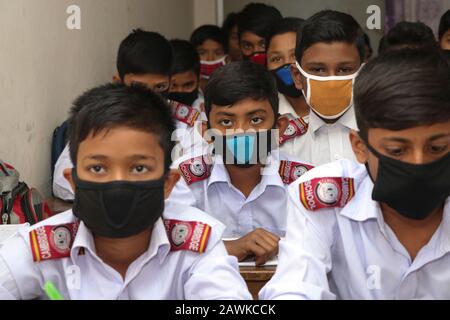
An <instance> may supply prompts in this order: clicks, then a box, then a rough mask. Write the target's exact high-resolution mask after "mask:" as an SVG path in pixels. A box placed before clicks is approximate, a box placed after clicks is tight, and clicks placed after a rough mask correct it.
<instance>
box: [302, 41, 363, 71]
mask: <svg viewBox="0 0 450 320" xmlns="http://www.w3.org/2000/svg"><path fill="white" fill-rule="evenodd" d="M343 62H353V63H358V64H359V63H361V59H360V56H359V52H358V48H357V47H356V44H354V43H347V42H342V41H337V42H330V43H324V42H318V43H315V44H313V45H312V46H310V47H309V48H308V49H306V50H305V51H304V52H303V56H302V61H301V64H302V65H304V64H307V63H322V64H326V65H336V64H339V63H343Z"/></svg>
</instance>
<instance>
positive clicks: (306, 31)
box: [295, 10, 365, 63]
mask: <svg viewBox="0 0 450 320" xmlns="http://www.w3.org/2000/svg"><path fill="white" fill-rule="evenodd" d="M319 42H324V43H332V42H346V43H349V44H355V46H356V48H357V49H358V53H359V56H360V58H361V62H362V61H363V60H364V57H365V48H364V46H365V41H364V32H363V30H362V29H361V27H360V26H359V24H358V22H356V20H355V18H353V17H352V16H351V15H349V14H346V13H343V12H339V11H333V10H323V11H320V12H318V13H316V14H314V15H313V16H311V17H310V18H308V19H307V20H306V21H305V23H304V24H303V27H302V30H301V32H298V33H297V46H296V49H295V57H296V59H297V61H298V62H299V63H300V62H301V59H302V56H303V53H304V52H305V51H306V50H307V49H308V48H309V47H311V46H312V45H314V44H316V43H319Z"/></svg>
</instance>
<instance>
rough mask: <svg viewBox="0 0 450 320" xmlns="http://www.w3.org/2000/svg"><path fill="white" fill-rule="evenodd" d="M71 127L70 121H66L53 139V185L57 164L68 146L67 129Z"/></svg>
mask: <svg viewBox="0 0 450 320" xmlns="http://www.w3.org/2000/svg"><path fill="white" fill-rule="evenodd" d="M68 127H69V123H68V121H64V122H63V123H62V124H61V125H60V126H59V127H57V128H56V129H55V130H54V131H53V139H52V154H51V169H50V172H51V174H52V176H51V181H52V183H53V173H54V171H55V165H56V162H57V161H58V159H59V156H60V155H61V153H62V152H63V150H64V148H65V147H66V144H67V129H68Z"/></svg>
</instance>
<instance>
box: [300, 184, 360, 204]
mask: <svg viewBox="0 0 450 320" xmlns="http://www.w3.org/2000/svg"><path fill="white" fill-rule="evenodd" d="M299 188H300V201H301V203H302V204H303V206H304V207H305V208H306V209H308V210H311V211H315V210H318V209H323V208H332V207H340V208H342V207H344V206H345V205H346V204H347V203H348V202H349V201H350V200H351V199H352V198H353V196H354V195H355V190H354V183H353V179H352V178H339V177H330V178H315V179H312V180H309V181H305V182H303V183H301V184H300V186H299Z"/></svg>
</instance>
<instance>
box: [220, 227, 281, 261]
mask: <svg viewBox="0 0 450 320" xmlns="http://www.w3.org/2000/svg"><path fill="white" fill-rule="evenodd" d="M279 241H280V237H278V236H277V235H274V234H273V233H270V232H269V231H266V230H264V229H261V228H258V229H256V230H254V231H252V232H250V233H248V234H246V235H245V236H243V237H242V238H239V239H237V240H232V241H224V243H225V247H226V248H227V251H228V254H229V255H232V256H235V257H237V258H238V260H239V261H242V260H244V259H245V258H247V257H249V256H255V263H256V265H257V266H259V265H262V264H264V263H266V262H267V261H268V260H270V259H271V258H273V257H274V256H276V255H277V254H278V242H279Z"/></svg>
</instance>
